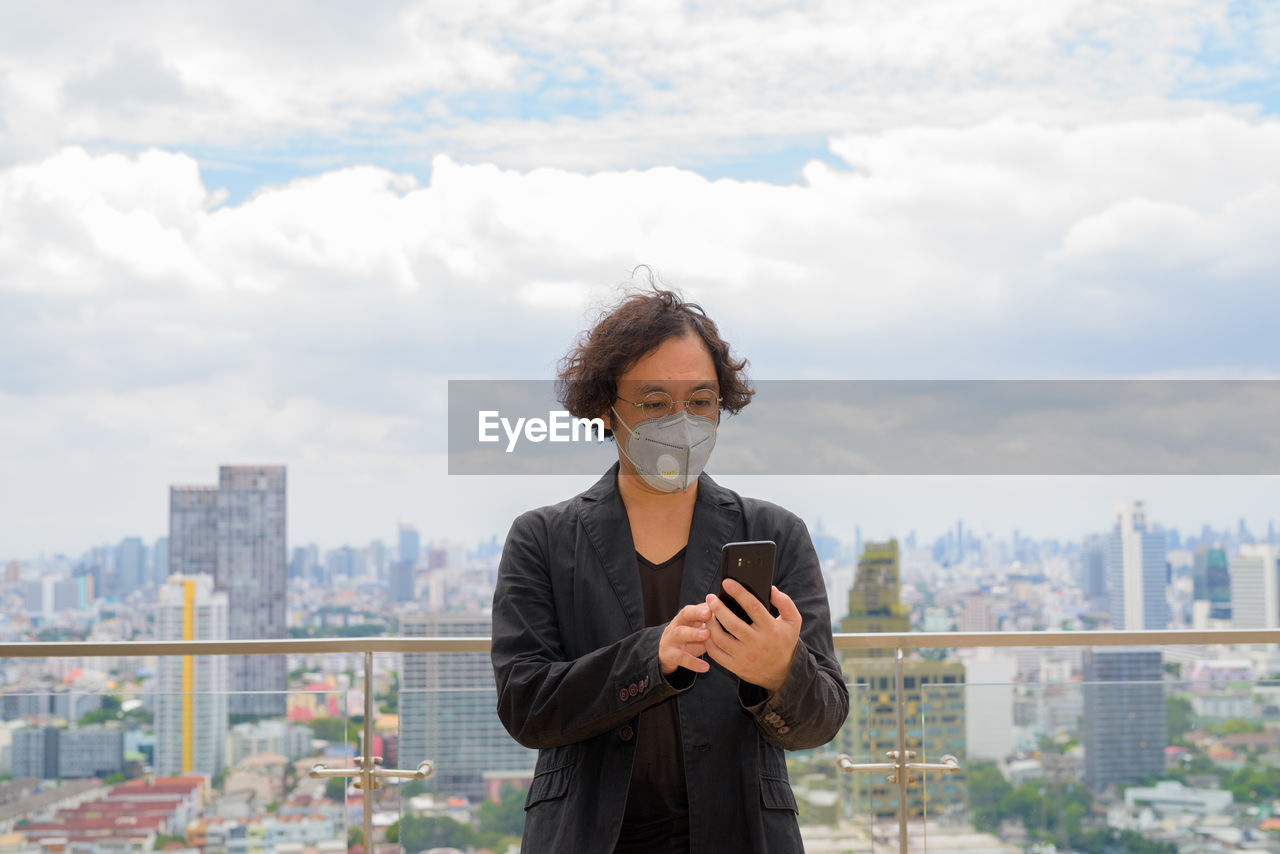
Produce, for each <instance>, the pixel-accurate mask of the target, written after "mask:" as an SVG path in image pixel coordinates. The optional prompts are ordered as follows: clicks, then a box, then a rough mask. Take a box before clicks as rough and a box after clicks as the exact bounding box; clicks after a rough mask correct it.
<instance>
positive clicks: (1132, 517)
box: [1107, 501, 1169, 630]
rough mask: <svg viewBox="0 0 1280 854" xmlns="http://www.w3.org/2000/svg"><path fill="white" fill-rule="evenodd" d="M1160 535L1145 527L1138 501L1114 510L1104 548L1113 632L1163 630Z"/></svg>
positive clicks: (1164, 604)
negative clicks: (1123, 630) (1113, 519)
mask: <svg viewBox="0 0 1280 854" xmlns="http://www.w3.org/2000/svg"><path fill="white" fill-rule="evenodd" d="M1166 572H1167V570H1166V568H1165V539H1164V533H1163V532H1161V531H1157V530H1153V529H1152V528H1151V527H1150V526H1149V525H1148V524H1147V511H1146V507H1145V505H1144V504H1143V503H1142V502H1141V501H1128V502H1123V503H1121V504H1120V505H1118V506H1117V507H1116V516H1115V526H1114V527H1113V528H1112V529H1111V537H1110V542H1109V543H1108V548H1107V602H1108V605H1109V610H1110V611H1111V627H1112V628H1113V629H1154V630H1160V629H1167V628H1168V627H1169V603H1168V601H1167V600H1166V598H1165V587H1166V585H1165V575H1166Z"/></svg>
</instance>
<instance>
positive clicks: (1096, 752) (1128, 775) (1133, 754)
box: [1083, 647, 1166, 790]
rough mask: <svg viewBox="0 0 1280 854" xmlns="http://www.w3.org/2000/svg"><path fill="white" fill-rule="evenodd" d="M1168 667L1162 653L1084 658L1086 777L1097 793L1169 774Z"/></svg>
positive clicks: (1130, 650) (1117, 650)
mask: <svg viewBox="0 0 1280 854" xmlns="http://www.w3.org/2000/svg"><path fill="white" fill-rule="evenodd" d="M1163 679H1164V665H1163V660H1162V656H1161V653H1160V650H1158V649H1139V648H1136V647H1099V648H1096V649H1087V650H1085V653H1084V686H1083V687H1084V732H1083V740H1084V776H1085V783H1086V784H1087V785H1088V786H1089V787H1090V788H1091V789H1095V790H1100V789H1104V788H1106V787H1107V786H1108V785H1110V784H1112V783H1129V782H1135V781H1137V780H1141V779H1142V778H1143V777H1146V776H1147V775H1149V774H1162V773H1163V772H1164V749H1165V747H1166V741H1165V739H1166V729H1165V704H1164V684H1163Z"/></svg>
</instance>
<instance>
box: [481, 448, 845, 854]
mask: <svg viewBox="0 0 1280 854" xmlns="http://www.w3.org/2000/svg"><path fill="white" fill-rule="evenodd" d="M740 540H773V541H775V542H776V543H777V544H778V553H777V565H776V569H775V572H774V583H775V585H776V586H777V587H778V588H779V589H780V590H782V591H783V592H784V593H786V594H787V595H788V596H790V597H791V598H792V599H793V600H795V603H796V606H797V608H798V609H799V611H800V614H801V616H802V618H803V625H802V626H801V631H800V643H798V644H797V646H796V654H795V656H794V658H793V659H792V662H791V669H790V671H789V672H788V673H787V677H786V680H785V682H784V684H783V686H782V688H781V689H780V690H779V691H778V693H777V694H776V695H775V696H774V697H772V698H768V697H767V693H766V692H765V691H764V689H762V688H760V687H759V686H756V685H752V684H750V683H746V682H740V681H739V679H738V678H737V677H736V676H734V675H733V674H732V673H730V672H729V671H727V670H725V669H724V668H722V667H720V666H719V665H717V664H716V663H714V662H712V663H711V670H710V672H708V673H705V674H694V673H693V672H692V671H688V670H683V669H681V670H677V671H676V673H674V674H672V676H671V677H669V678H664V677H663V676H662V674H661V672H660V671H659V666H658V639H659V637H660V636H661V635H662V627H661V626H656V627H652V628H645V626H644V613H643V610H644V609H643V602H642V598H641V592H640V580H639V575H638V570H637V565H636V552H635V546H634V544H633V543H632V540H631V527H630V524H629V522H628V520H627V514H626V510H625V508H624V507H623V504H622V499H621V497H620V496H619V495H618V488H617V466H616V465H615V466H614V467H613V468H612V469H611V470H610V471H609V472H608V473H607V474H605V476H604V477H602V478H601V479H600V480H599V481H598V482H597V483H596V484H595V486H593V487H591V488H590V489H588V490H587V491H586V492H584V493H582V494H581V495H578V496H577V497H575V498H571V499H569V500H568V501H565V502H562V503H560V504H556V505H553V506H549V507H542V508H539V509H537V510H531V511H529V512H528V513H525V514H523V515H522V516H520V517H519V518H518V519H516V521H515V522H514V524H513V525H512V526H511V532H510V533H509V534H508V535H507V540H506V544H505V545H504V547H503V551H502V560H501V563H500V565H499V569H498V583H497V588H496V590H495V591H494V597H493V652H492V659H493V669H494V675H495V677H496V679H497V687H498V716H499V717H500V718H501V719H502V723H503V725H504V726H505V727H506V728H507V731H508V732H510V733H511V735H512V737H513V738H515V739H516V741H518V742H520V743H521V744H523V745H525V746H526V747H532V748H537V749H538V751H539V752H538V762H537V767H536V770H535V776H534V779H533V784H532V786H531V787H530V789H529V794H528V798H527V800H526V804H525V809H526V810H527V812H526V815H525V826H524V842H523V845H522V847H521V851H523V852H525V854H543V852H554V854H589V852H606V853H607V852H611V851H613V848H614V845H615V843H616V842H617V839H618V833H619V831H620V828H621V825H622V816H623V812H624V809H625V806H626V801H627V788H628V786H629V784H630V779H631V765H632V759H633V756H634V752H635V744H636V739H637V738H639V737H643V728H642V727H641V724H640V713H641V712H643V711H644V710H645V709H646V708H648V707H650V706H653V705H655V704H657V703H660V702H662V701H663V700H666V699H668V698H669V697H672V696H673V695H677V694H678V695H679V698H678V700H677V703H678V708H679V717H680V732H681V737H682V740H683V743H684V762H685V775H686V782H687V786H688V794H689V831H690V845H691V850H692V851H734V852H760V853H761V854H764V852H791V851H801V850H803V849H802V845H801V842H800V834H799V828H798V826H797V824H796V802H795V797H794V796H793V794H792V792H791V786H790V784H789V783H788V781H787V767H786V760H785V756H784V754H783V749H803V748H810V747H817V746H819V745H821V744H825V743H826V742H828V741H830V740H831V739H832V738H834V737H835V735H836V733H837V732H838V731H839V729H840V726H841V725H842V724H843V723H844V720H845V717H846V715H847V714H848V710H849V693H848V690H847V688H846V687H845V683H844V679H843V677H842V675H841V672H840V665H839V663H838V662H837V661H836V658H835V653H834V650H833V648H832V638H831V617H830V614H829V612H828V607H827V595H826V589H825V586H824V585H823V582H822V572H821V568H820V566H819V564H818V559H817V555H816V554H815V553H814V550H813V543H812V541H811V540H810V538H809V533H808V531H807V530H806V528H805V526H804V523H803V522H801V521H800V519H799V517H797V516H795V515H794V514H792V513H790V512H788V511H787V510H784V509H782V508H781V507H778V506H777V505H774V504H770V503H768V502H765V501H757V500H754V499H750V498H742V497H741V496H739V495H738V494H737V493H735V492H733V491H731V490H728V489H725V488H723V487H721V486H719V485H717V484H716V483H715V481H713V480H712V479H711V478H709V477H708V476H706V475H705V474H704V475H702V476H701V477H700V478H699V479H698V500H697V503H696V504H695V506H694V512H693V523H692V526H691V528H690V531H689V544H688V548H687V551H686V553H685V564H684V578H683V581H682V582H681V587H680V603H681V605H682V606H683V605H686V604H691V603H695V602H702V601H703V600H704V599H705V598H706V594H707V593H710V592H713V587H714V585H715V582H716V578H717V576H718V574H719V555H720V547H721V546H722V545H724V544H725V543H728V542H734V541H740ZM708 660H709V659H708Z"/></svg>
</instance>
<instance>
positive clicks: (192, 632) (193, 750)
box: [155, 575, 228, 777]
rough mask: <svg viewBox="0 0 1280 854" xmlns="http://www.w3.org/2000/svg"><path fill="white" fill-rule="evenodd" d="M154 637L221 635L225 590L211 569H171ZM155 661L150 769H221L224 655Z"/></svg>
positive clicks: (225, 719) (162, 589) (224, 715)
mask: <svg viewBox="0 0 1280 854" xmlns="http://www.w3.org/2000/svg"><path fill="white" fill-rule="evenodd" d="M158 598H159V604H158V606H157V610H156V633H157V636H158V637H159V639H160V640H185V641H217V640H226V639H227V626H228V613H227V611H228V600H227V594H225V593H222V592H215V590H214V583H213V576H211V575H172V576H170V577H169V579H168V582H167V583H165V584H164V585H162V586H161V587H160V591H159V597H158ZM156 661H157V663H156V683H157V684H156V701H155V708H156V712H155V727H156V746H155V770H156V773H157V774H162V775H168V774H190V773H196V774H206V775H208V776H210V777H212V776H214V775H215V774H217V773H218V772H219V771H220V770H222V766H223V759H224V755H225V744H226V734H227V724H228V714H227V708H228V697H227V688H228V673H227V670H228V667H227V656H222V655H184V656H181V657H178V656H164V657H161V658H158V659H157V660H156Z"/></svg>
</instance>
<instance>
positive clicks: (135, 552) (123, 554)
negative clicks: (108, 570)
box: [116, 537, 147, 596]
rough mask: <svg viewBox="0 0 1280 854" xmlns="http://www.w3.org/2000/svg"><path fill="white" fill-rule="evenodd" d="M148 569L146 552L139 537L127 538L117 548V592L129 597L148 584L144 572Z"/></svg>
mask: <svg viewBox="0 0 1280 854" xmlns="http://www.w3.org/2000/svg"><path fill="white" fill-rule="evenodd" d="M145 568H146V552H145V550H144V549H143V547H142V540H141V539H140V538H138V537H126V538H125V539H123V540H121V541H120V545H118V546H116V592H117V593H119V594H120V595H121V596H128V595H129V594H130V593H132V592H133V591H135V590H137V589H138V588H139V587H143V586H145V585H146V583H147V579H146V577H145V576H144V575H143V571H144V570H145Z"/></svg>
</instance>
